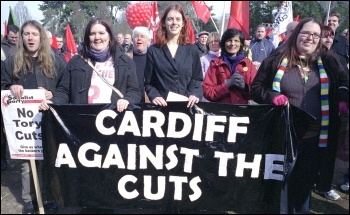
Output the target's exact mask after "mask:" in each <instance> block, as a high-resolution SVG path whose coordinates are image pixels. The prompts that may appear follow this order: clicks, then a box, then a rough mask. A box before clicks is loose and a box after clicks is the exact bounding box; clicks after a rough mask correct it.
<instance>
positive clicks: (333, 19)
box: [328, 16, 339, 31]
mask: <svg viewBox="0 0 350 215" xmlns="http://www.w3.org/2000/svg"><path fill="white" fill-rule="evenodd" d="M328 26H329V27H331V28H332V29H333V31H335V30H337V28H338V27H339V18H338V17H337V16H330V17H329V18H328Z"/></svg>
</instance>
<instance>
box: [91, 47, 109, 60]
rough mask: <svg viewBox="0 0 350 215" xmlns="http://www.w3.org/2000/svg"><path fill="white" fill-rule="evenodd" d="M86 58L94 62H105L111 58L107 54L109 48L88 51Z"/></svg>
mask: <svg viewBox="0 0 350 215" xmlns="http://www.w3.org/2000/svg"><path fill="white" fill-rule="evenodd" d="M88 56H89V58H91V59H92V60H94V61H96V62H105V61H106V60H108V59H109V58H110V57H111V55H110V54H109V47H107V48H105V49H104V50H102V51H95V50H93V49H89V51H88Z"/></svg>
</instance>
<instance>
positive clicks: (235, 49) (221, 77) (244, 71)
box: [202, 28, 256, 104]
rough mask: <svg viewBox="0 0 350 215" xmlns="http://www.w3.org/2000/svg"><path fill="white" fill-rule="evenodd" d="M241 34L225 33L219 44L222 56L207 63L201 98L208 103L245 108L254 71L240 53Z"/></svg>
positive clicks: (229, 30) (242, 52)
mask: <svg viewBox="0 0 350 215" xmlns="http://www.w3.org/2000/svg"><path fill="white" fill-rule="evenodd" d="M243 46H244V33H243V32H242V31H240V30H237V29H235V28H230V29H227V30H226V31H225V32H224V34H223V35H222V38H221V41H220V47H221V56H220V57H217V58H215V59H214V60H212V61H211V62H210V65H209V68H208V70H207V74H206V76H205V78H204V81H203V84H202V86H203V94H204V98H206V99H207V100H209V101H211V102H219V103H229V104H248V100H249V99H250V95H249V91H250V84H251V83H252V81H253V79H254V77H255V75H256V68H255V66H254V65H253V63H252V61H251V60H249V59H248V58H246V55H245V53H244V51H243Z"/></svg>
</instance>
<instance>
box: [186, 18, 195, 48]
mask: <svg viewBox="0 0 350 215" xmlns="http://www.w3.org/2000/svg"><path fill="white" fill-rule="evenodd" d="M187 31H188V36H189V39H190V42H191V44H194V42H195V41H196V36H195V35H194V31H193V28H192V24H191V20H190V18H187Z"/></svg>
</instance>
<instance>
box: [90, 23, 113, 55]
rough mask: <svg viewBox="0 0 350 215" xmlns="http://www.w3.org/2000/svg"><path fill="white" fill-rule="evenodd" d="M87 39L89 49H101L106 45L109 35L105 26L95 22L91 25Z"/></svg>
mask: <svg viewBox="0 0 350 215" xmlns="http://www.w3.org/2000/svg"><path fill="white" fill-rule="evenodd" d="M89 40H90V47H91V49H93V50H95V51H102V50H104V49H106V48H107V47H108V45H109V42H110V35H109V34H108V32H107V30H106V28H105V26H103V25H101V24H95V25H93V26H92V27H91V30H90V34H89Z"/></svg>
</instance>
